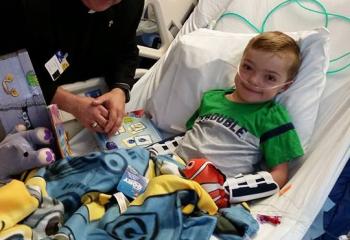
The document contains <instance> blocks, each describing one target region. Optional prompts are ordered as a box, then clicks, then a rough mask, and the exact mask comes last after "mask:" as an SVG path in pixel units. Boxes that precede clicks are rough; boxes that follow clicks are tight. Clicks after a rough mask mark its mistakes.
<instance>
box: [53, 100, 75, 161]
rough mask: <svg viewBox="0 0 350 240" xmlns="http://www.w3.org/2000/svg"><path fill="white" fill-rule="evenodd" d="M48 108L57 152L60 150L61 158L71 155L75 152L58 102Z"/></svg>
mask: <svg viewBox="0 0 350 240" xmlns="http://www.w3.org/2000/svg"><path fill="white" fill-rule="evenodd" d="M47 109H48V113H49V117H50V120H51V127H52V130H53V132H54V135H55V139H56V148H57V152H59V154H60V157H61V158H67V157H71V156H72V155H73V153H72V149H71V147H70V145H69V137H68V133H67V132H66V131H65V129H64V125H63V122H62V119H61V114H60V112H59V110H58V107H57V105H56V104H51V105H49V106H47Z"/></svg>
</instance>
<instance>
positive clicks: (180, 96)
mask: <svg viewBox="0 0 350 240" xmlns="http://www.w3.org/2000/svg"><path fill="white" fill-rule="evenodd" d="M287 34H288V35H290V36H291V37H293V38H294V39H295V40H297V42H298V44H299V46H300V49H301V55H302V64H301V67H300V69H299V72H298V74H297V76H296V78H295V82H294V83H293V84H292V85H291V86H290V87H289V88H288V90H287V91H285V92H283V93H281V94H279V95H278V97H277V98H276V101H277V102H279V103H281V104H282V105H284V106H285V107H286V108H287V109H288V111H289V113H290V116H291V117H292V121H293V124H294V126H295V128H296V130H297V132H298V134H299V137H300V139H301V142H302V145H303V147H304V148H307V146H308V143H309V140H310V137H311V134H312V131H313V129H314V125H315V121H316V117H317V112H318V107H319V102H320V97H321V94H322V92H323V89H324V87H325V81H326V71H327V69H328V63H329V55H328V47H329V32H328V31H327V30H326V29H324V28H320V29H316V30H313V31H302V32H294V33H287ZM255 35H256V34H244V33H227V32H219V31H213V30H209V29H199V30H197V31H194V32H191V33H189V34H187V35H184V36H182V37H181V38H180V40H179V41H178V42H177V43H176V46H175V47H174V48H173V49H172V51H171V52H170V53H169V54H168V56H167V58H166V60H165V63H164V65H165V66H167V68H166V69H163V71H162V72H161V79H162V80H161V82H160V84H159V87H158V88H157V89H156V91H155V92H154V93H153V96H152V97H151V98H150V99H149V100H148V102H147V105H146V111H147V112H149V113H150V115H151V116H152V119H153V121H154V122H155V124H156V125H157V126H158V127H159V128H160V129H162V130H164V131H167V132H179V131H184V130H185V124H186V121H187V120H188V119H189V118H190V117H191V115H192V114H193V113H194V111H195V110H196V109H197V108H198V107H199V104H200V100H201V96H202V94H203V92H205V91H207V90H209V89H214V88H223V87H229V86H232V85H233V79H234V75H235V74H236V66H237V65H238V63H239V61H240V59H241V56H242V53H243V50H244V48H245V46H246V45H247V43H248V42H249V40H250V39H251V38H252V37H253V36H255Z"/></svg>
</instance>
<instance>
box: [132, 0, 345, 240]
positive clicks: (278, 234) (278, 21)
mask: <svg viewBox="0 0 350 240" xmlns="http://www.w3.org/2000/svg"><path fill="white" fill-rule="evenodd" d="M276 6H278V7H277V8H276ZM308 9H309V10H308ZM310 9H311V10H310ZM315 9H316V10H315ZM325 9H326V13H325V12H324V10H325ZM271 10H273V11H272V12H271ZM317 12H318V13H317ZM320 12H321V13H323V14H320ZM225 13H231V16H228V17H224V18H221V17H222V16H223V15H224V14H225ZM330 13H331V14H330ZM334 13H336V14H340V15H342V16H345V18H341V17H339V16H338V15H337V16H336V15H332V14H334ZM267 15H269V16H268V18H266V20H267V21H265V22H264V18H265V17H266V16H267ZM327 15H328V17H329V18H333V19H332V20H331V21H330V22H329V24H328V25H327V27H328V29H329V31H330V47H329V54H330V59H333V60H334V59H337V58H338V57H339V56H341V55H343V54H344V53H347V52H349V51H350V49H349V45H348V44H347V43H346V39H348V38H349V37H350V30H349V29H350V28H349V18H348V17H346V16H350V7H349V5H348V1H346V0H338V1H331V0H322V1H321V2H317V1H285V2H283V1H277V0H250V1H245V0H217V1H214V0H202V1H199V4H198V6H197V7H196V8H195V9H194V11H193V13H192V14H191V16H190V18H189V19H188V20H187V22H186V23H185V24H184V26H183V27H182V28H181V30H180V32H179V34H178V36H177V37H176V38H175V40H174V41H173V42H172V44H171V45H170V47H169V49H168V51H167V52H166V53H165V54H164V55H163V56H162V57H161V58H160V60H159V61H158V62H157V63H156V64H155V65H154V66H153V67H152V68H151V69H150V70H149V71H148V72H147V73H146V74H145V75H144V76H143V77H142V78H141V79H140V80H139V81H138V82H137V83H136V85H135V86H134V88H133V89H132V92H131V96H132V98H131V99H132V100H131V102H130V103H129V104H128V105H127V110H133V109H138V108H145V109H146V110H147V108H148V107H149V102H150V101H152V98H153V96H154V93H157V90H158V88H159V86H161V84H162V81H163V79H164V78H163V77H164V72H165V71H166V70H169V60H167V58H168V57H169V56H173V55H172V52H174V51H176V46H177V45H178V42H179V41H181V37H182V36H184V35H185V34H188V33H191V32H193V31H195V30H197V29H199V28H208V27H213V25H215V26H214V28H215V29H216V30H220V31H226V32H238V33H239V32H241V33H252V32H255V30H256V29H254V28H252V27H251V26H249V24H250V25H254V26H263V27H264V30H281V31H288V32H291V31H299V30H310V29H314V28H317V27H321V26H323V25H324V22H325V16H327ZM242 16H243V17H244V18H245V19H248V20H249V22H250V23H247V22H246V21H245V20H244V21H242V19H243V18H242ZM215 21H217V22H215ZM257 29H258V28H257ZM258 30H261V29H258ZM349 60H350V58H349V57H347V55H346V54H345V57H343V58H341V61H340V62H341V63H339V61H332V62H331V65H330V68H329V69H336V70H334V71H333V74H328V75H327V77H326V85H325V87H324V90H323V93H322V95H321V98H320V103H319V109H318V114H317V118H316V121H315V128H314V130H313V132H312V136H311V138H310V141H309V144H308V147H307V149H306V154H305V156H304V157H303V158H302V159H300V160H299V161H298V162H297V164H296V165H295V166H293V167H292V175H291V178H290V180H289V182H288V184H287V186H289V187H290V188H289V190H288V191H287V192H286V193H285V194H284V195H282V196H279V195H277V194H276V195H274V196H272V197H269V198H267V199H264V200H260V201H256V202H254V203H253V204H252V205H251V212H252V214H253V215H254V216H256V215H257V214H268V215H278V216H282V222H281V224H280V225H278V226H273V225H270V224H261V225H260V229H259V231H258V233H257V235H256V236H255V237H254V239H291V240H294V239H302V238H303V237H305V239H307V235H306V233H307V231H308V229H309V227H310V226H311V225H312V223H313V221H314V219H315V217H316V215H317V214H318V213H319V212H320V211H321V209H322V206H323V205H324V203H325V201H326V199H327V196H328V194H329V193H330V191H331V189H332V187H333V185H334V184H335V182H336V180H337V178H338V177H339V175H340V173H341V171H342V169H343V168H344V166H345V164H346V163H347V161H348V160H349V157H350V97H349V92H350V69H349V68H348V67H347V64H348V63H349ZM334 62H338V64H340V66H333V65H332V63H334ZM342 68H343V69H342ZM180 71H181V70H180ZM176 80H178V79H176V78H174V81H176ZM175 90H176V89H168V91H169V92H171V91H175ZM162 104H165V103H161V102H159V107H161V105H162ZM189 104H190V103H189ZM172 110H173V111H174V109H172ZM348 214H350V213H348ZM349 225H350V223H349ZM334 239H337V238H336V237H335V238H334Z"/></svg>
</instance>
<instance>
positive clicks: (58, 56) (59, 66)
mask: <svg viewBox="0 0 350 240" xmlns="http://www.w3.org/2000/svg"><path fill="white" fill-rule="evenodd" d="M67 57H68V53H63V52H62V51H57V52H56V53H55V54H54V55H53V56H52V58H50V60H49V61H47V62H46V63H45V68H46V70H47V71H48V72H49V74H50V76H51V78H52V81H56V80H57V79H58V78H59V77H60V76H61V75H62V73H63V72H64V71H65V70H66V69H67V68H68V67H69V63H68V61H67Z"/></svg>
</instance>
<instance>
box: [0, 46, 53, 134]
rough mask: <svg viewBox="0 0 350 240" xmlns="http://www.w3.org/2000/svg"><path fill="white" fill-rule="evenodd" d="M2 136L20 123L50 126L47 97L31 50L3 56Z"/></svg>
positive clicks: (0, 93) (0, 70)
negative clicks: (30, 53)
mask: <svg viewBox="0 0 350 240" xmlns="http://www.w3.org/2000/svg"><path fill="white" fill-rule="evenodd" d="M0 80H1V82H2V88H1V90H0V112H1V113H0V135H1V136H0V137H1V139H3V138H4V137H5V136H6V135H7V134H8V133H10V132H11V131H13V129H14V127H15V126H16V125H17V124H23V125H25V127H26V128H27V129H33V128H35V127H47V128H50V120H49V116H48V113H47V109H46V103H45V99H44V97H43V94H42V92H41V89H40V86H39V82H38V79H37V77H36V75H35V72H34V69H33V66H32V63H31V61H30V59H29V55H28V52H26V51H25V50H21V51H18V52H15V53H11V54H7V55H3V56H0Z"/></svg>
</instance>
